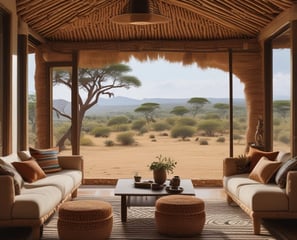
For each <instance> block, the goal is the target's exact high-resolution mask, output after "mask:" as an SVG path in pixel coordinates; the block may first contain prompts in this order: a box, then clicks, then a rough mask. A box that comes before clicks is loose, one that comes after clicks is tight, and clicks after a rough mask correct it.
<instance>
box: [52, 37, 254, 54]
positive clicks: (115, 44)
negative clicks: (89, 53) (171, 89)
mask: <svg viewBox="0 0 297 240" xmlns="http://www.w3.org/2000/svg"><path fill="white" fill-rule="evenodd" d="M48 46H49V48H50V49H51V50H53V51H57V52H61V53H70V52H72V51H73V50H106V51H116V52H158V51H159V52H213V51H227V50H228V49H233V51H246V52H248V51H251V52H255V51H256V52H257V51H259V49H260V46H259V44H258V42H257V40H256V39H251V40H218V41H215V40H214V41H144V40H142V41H100V42H80V43H78V42H50V43H48Z"/></svg>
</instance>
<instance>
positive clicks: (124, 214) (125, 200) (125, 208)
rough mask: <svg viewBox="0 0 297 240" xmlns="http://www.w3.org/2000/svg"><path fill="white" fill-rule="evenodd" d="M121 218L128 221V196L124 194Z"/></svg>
mask: <svg viewBox="0 0 297 240" xmlns="http://www.w3.org/2000/svg"><path fill="white" fill-rule="evenodd" d="M121 220H122V222H127V197H126V195H122V197H121Z"/></svg>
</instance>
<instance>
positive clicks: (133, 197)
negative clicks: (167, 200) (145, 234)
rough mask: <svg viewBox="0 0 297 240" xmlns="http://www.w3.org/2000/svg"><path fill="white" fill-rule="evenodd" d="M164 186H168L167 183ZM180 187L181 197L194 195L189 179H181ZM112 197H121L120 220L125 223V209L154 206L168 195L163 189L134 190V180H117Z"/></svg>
mask: <svg viewBox="0 0 297 240" xmlns="http://www.w3.org/2000/svg"><path fill="white" fill-rule="evenodd" d="M165 184H166V186H169V181H167V182H166V183H165ZM180 187H182V188H183V189H184V190H183V192H182V193H179V194H183V195H192V196H193V195H195V190H194V187H193V184H192V181H191V180H190V179H181V182H180ZM114 195H116V196H121V220H122V222H126V221H127V207H132V206H134V207H136V206H143V207H145V206H146V207H148V206H155V202H156V200H157V199H158V198H159V197H162V196H166V195H169V193H168V192H167V191H166V189H165V187H164V188H163V189H162V190H151V189H144V188H135V187H134V179H119V180H118V182H117V185H116V187H115V190H114Z"/></svg>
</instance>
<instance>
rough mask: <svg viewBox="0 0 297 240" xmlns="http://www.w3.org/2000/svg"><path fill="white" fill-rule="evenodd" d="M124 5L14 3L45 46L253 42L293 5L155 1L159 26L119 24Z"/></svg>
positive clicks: (117, 0) (118, 0)
mask: <svg viewBox="0 0 297 240" xmlns="http://www.w3.org/2000/svg"><path fill="white" fill-rule="evenodd" d="M127 2H128V0H16V3H17V14H18V16H19V17H20V18H21V19H22V20H23V21H24V22H26V23H27V24H28V26H29V28H30V29H31V32H35V33H37V34H38V35H40V36H41V37H42V38H44V39H45V40H46V41H51V42H52V41H66V42H69V41H70V42H97V41H119V40H187V41H189V40H194V41H197V40H222V39H224V40H225V39H252V38H256V37H257V36H258V34H259V32H260V31H261V30H262V29H263V28H264V27H265V26H266V25H267V24H269V23H270V22H271V21H272V20H273V19H274V18H275V17H276V16H278V15H279V14H280V13H282V12H283V11H285V10H286V9H288V8H290V7H292V5H293V2H294V0H216V1H214V0H195V1H194V0H188V1H186V0H154V2H155V4H156V5H157V6H158V9H159V12H160V13H161V14H162V15H164V16H166V17H168V18H170V21H169V22H168V23H166V24H162V25H147V26H135V25H132V26H131V25H118V24H115V23H113V22H112V21H111V18H112V17H113V16H116V15H119V14H121V13H123V9H124V8H125V6H126V4H127Z"/></svg>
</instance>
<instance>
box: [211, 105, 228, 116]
mask: <svg viewBox="0 0 297 240" xmlns="http://www.w3.org/2000/svg"><path fill="white" fill-rule="evenodd" d="M213 107H214V108H216V109H217V110H219V111H220V113H221V114H222V116H225V117H226V116H227V113H228V109H229V104H226V103H216V104H214V105H213Z"/></svg>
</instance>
